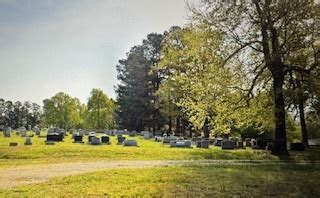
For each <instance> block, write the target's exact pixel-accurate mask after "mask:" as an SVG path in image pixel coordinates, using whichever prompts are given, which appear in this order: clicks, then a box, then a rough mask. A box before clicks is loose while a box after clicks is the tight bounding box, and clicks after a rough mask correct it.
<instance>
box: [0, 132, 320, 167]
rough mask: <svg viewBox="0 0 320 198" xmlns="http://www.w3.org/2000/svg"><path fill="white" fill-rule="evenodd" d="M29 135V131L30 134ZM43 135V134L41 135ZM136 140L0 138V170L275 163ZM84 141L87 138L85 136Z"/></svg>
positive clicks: (252, 153)
mask: <svg viewBox="0 0 320 198" xmlns="http://www.w3.org/2000/svg"><path fill="white" fill-rule="evenodd" d="M29 133H30V134H31V132H29ZM42 133H43V134H42V135H45V133H44V132H42ZM127 138H128V139H136V140H137V141H138V144H139V147H124V146H122V145H117V144H116V137H111V142H112V144H111V145H99V146H92V145H88V144H87V143H85V144H79V143H72V139H71V135H69V136H67V137H66V138H65V140H64V142H57V143H56V145H45V143H44V141H45V138H38V137H37V136H34V137H33V138H32V142H33V145H31V146H25V145H24V140H25V138H22V137H20V136H16V135H13V136H12V137H11V138H5V137H3V136H2V134H1V136H0V168H4V167H12V166H20V165H36V164H47V163H60V162H77V161H101V160H164V159H168V160H188V159H193V160H200V159H223V160H229V159H232V160H278V158H277V157H275V156H272V155H271V154H270V153H268V152H266V151H260V150H252V149H250V148H247V149H239V150H221V148H219V147H214V146H211V147H210V148H209V149H200V148H196V147H195V146H193V148H191V149H184V148H170V147H169V146H168V145H164V144H162V143H160V142H154V141H153V140H144V139H143V138H142V137H127ZM84 141H85V142H87V137H84ZM9 142H18V146H16V147H10V146H9ZM292 154H293V156H294V158H296V159H299V160H319V158H320V152H319V150H315V151H312V152H303V153H301V152H300V153H299V152H296V153H292Z"/></svg>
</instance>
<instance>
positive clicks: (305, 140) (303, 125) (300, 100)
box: [297, 82, 309, 147]
mask: <svg viewBox="0 0 320 198" xmlns="http://www.w3.org/2000/svg"><path fill="white" fill-rule="evenodd" d="M297 85H298V89H299V94H298V106H299V114H300V125H301V132H302V142H303V143H304V145H305V146H306V147H309V144H308V131H307V125H306V119H305V115H304V101H303V93H302V90H301V85H300V82H297Z"/></svg>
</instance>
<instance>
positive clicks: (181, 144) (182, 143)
mask: <svg viewBox="0 0 320 198" xmlns="http://www.w3.org/2000/svg"><path fill="white" fill-rule="evenodd" d="M170 147H178V148H191V141H190V140H174V141H170Z"/></svg>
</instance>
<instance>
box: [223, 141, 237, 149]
mask: <svg viewBox="0 0 320 198" xmlns="http://www.w3.org/2000/svg"><path fill="white" fill-rule="evenodd" d="M235 147H236V145H235V142H234V141H233V140H223V141H221V148H222V149H234V148H235Z"/></svg>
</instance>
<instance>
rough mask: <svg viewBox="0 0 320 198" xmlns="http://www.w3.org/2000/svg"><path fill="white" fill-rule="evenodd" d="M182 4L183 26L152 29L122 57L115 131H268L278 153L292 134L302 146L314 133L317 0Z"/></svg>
mask: <svg viewBox="0 0 320 198" xmlns="http://www.w3.org/2000/svg"><path fill="white" fill-rule="evenodd" d="M188 8H189V11H190V15H191V17H190V23H189V24H188V25H186V26H184V27H172V28H170V29H169V30H168V31H165V32H164V33H163V34H157V33H151V34H149V35H148V36H147V38H146V39H144V40H143V41H142V44H141V45H136V46H134V47H132V48H131V50H130V51H129V52H128V53H127V56H126V58H125V59H122V60H119V64H118V65H117V71H118V79H119V81H120V83H119V85H118V86H117V89H116V93H117V102H118V105H119V109H118V117H119V125H120V126H121V127H124V128H128V129H130V130H138V131H139V130H144V129H148V130H153V131H167V132H169V133H170V132H173V131H174V132H175V133H176V134H182V135H190V134H192V132H193V133H203V135H204V136H206V137H208V136H209V132H210V133H211V134H212V135H230V134H231V135H236V136H242V137H247V136H248V137H249V136H250V137H253V136H269V137H273V138H274V149H273V151H272V152H273V153H274V154H280V155H287V154H288V152H287V139H288V138H289V139H293V138H299V139H301V140H302V141H303V142H304V143H305V144H306V145H308V138H309V137H319V131H318V130H319V120H320V119H319V112H320V109H319V102H320V94H319V90H320V89H319V88H320V87H319V85H320V84H319V82H320V72H319V71H320V67H319V49H320V43H319V36H320V31H319V30H320V29H319V24H320V23H319V19H320V7H319V4H318V3H316V2H314V1H292V2H288V1H271V0H266V1H258V0H252V1H241V2H240V1H230V2H228V1H227V2H224V1H202V2H201V3H200V4H197V5H192V4H189V5H188ZM296 118H299V119H296ZM297 131H299V133H297ZM308 131H309V133H308ZM308 136H309V137H308Z"/></svg>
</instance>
